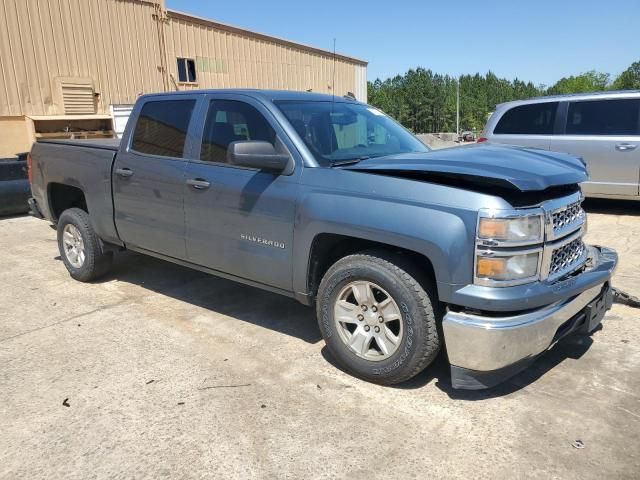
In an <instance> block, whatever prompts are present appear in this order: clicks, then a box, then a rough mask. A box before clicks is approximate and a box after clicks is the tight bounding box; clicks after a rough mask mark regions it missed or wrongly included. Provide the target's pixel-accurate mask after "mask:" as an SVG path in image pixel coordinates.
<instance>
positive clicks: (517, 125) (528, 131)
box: [493, 102, 559, 135]
mask: <svg viewBox="0 0 640 480" xmlns="http://www.w3.org/2000/svg"><path fill="white" fill-rule="evenodd" d="M558 103H559V102H545V103H532V104H529V105H520V106H518V107H514V108H512V109H511V110H509V111H507V112H506V113H505V114H504V115H503V116H502V118H501V119H500V121H499V122H498V125H496V128H495V129H494V131H493V133H496V134H511V135H513V134H515V135H551V134H553V125H554V122H555V119H556V111H557V110H558Z"/></svg>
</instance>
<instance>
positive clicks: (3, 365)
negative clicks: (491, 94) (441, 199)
mask: <svg viewBox="0 0 640 480" xmlns="http://www.w3.org/2000/svg"><path fill="white" fill-rule="evenodd" d="M639 206H640V204H637V203H635V204H634V203H631V204H620V203H611V202H598V203H594V202H590V203H589V210H590V211H591V212H592V213H591V215H590V221H589V240H590V241H591V242H592V243H601V244H606V245H610V246H613V247H615V248H617V249H618V250H619V253H620V257H621V262H620V267H619V269H618V271H617V273H616V277H615V284H616V285H618V286H620V287H623V288H624V289H626V290H627V291H629V292H630V293H633V294H635V295H640V284H639V282H638V281H639V280H640V274H639V273H638V267H639V266H640V260H639V258H640V242H638V240H637V238H638V237H639V236H640V210H639V208H638V207H639ZM0 249H1V250H0V251H1V252H2V254H1V255H2V257H1V260H0V262H1V263H0V265H1V268H0V425H1V426H2V429H1V434H0V478H7V479H9V478H10V479H14V478H24V479H36V478H65V479H89V478H134V477H136V478H161V477H167V478H215V477H217V478H225V479H227V478H291V479H300V478H351V479H371V478H377V477H384V478H390V477H391V478H396V479H404V478H434V477H436V478H437V477H449V478H519V477H527V478H543V479H548V478H576V479H578V478H579V479H585V478H603V477H605V478H638V477H639V476H640V341H639V340H638V339H639V338H640V310H634V309H631V308H629V307H625V306H622V305H614V307H613V309H612V310H611V311H610V312H609V314H608V315H607V317H606V319H605V322H604V328H603V329H602V330H600V331H597V332H596V333H595V334H594V335H593V337H591V338H579V337H574V338H569V339H566V340H565V341H562V342H561V343H559V344H558V345H556V346H555V347H554V348H553V349H552V350H551V351H550V352H548V353H547V354H546V355H545V356H544V357H543V358H541V359H540V360H538V361H537V362H536V363H535V364H534V365H533V367H531V368H530V369H529V370H527V371H525V372H524V373H522V374H520V375H518V376H516V377H515V378H513V379H512V380H511V381H509V382H507V383H506V384H504V385H502V386H500V387H499V388H496V389H494V390H490V391H485V392H459V391H454V390H452V389H451V387H450V379H449V376H448V372H447V368H446V364H445V361H444V359H442V358H441V359H440V360H438V361H437V363H436V364H435V365H434V366H432V368H430V369H428V370H427V371H425V372H424V373H423V374H421V375H420V376H419V377H418V378H416V379H415V380H413V381H411V382H410V383H409V384H405V385H402V386H400V387H397V388H390V387H379V386H376V385H372V384H368V383H365V382H362V381H360V380H356V379H355V378H352V377H350V376H349V375H347V374H345V373H343V372H342V371H340V370H339V369H338V368H336V367H335V366H334V364H333V363H332V359H331V358H330V357H329V355H328V354H327V353H326V350H325V349H324V346H323V343H322V341H321V339H320V333H319V331H318V328H317V326H316V321H315V318H314V313H313V311H312V310H311V309H309V308H306V307H303V306H301V305H299V304H297V303H296V302H294V301H293V300H289V299H287V298H283V297H280V296H277V295H274V294H270V293H266V292H263V291H260V290H256V289H253V288H249V287H245V286H240V285H237V284H234V283H232V282H229V281H225V280H220V279H217V278H214V277H211V276H207V275H205V274H202V273H199V272H196V271H191V270H188V269H186V268H182V267H178V266H175V265H172V264H169V263H164V262H162V261H159V260H155V259H152V258H147V257H143V256H140V255H133V254H124V255H120V256H119V258H118V262H117V265H116V268H115V269H114V271H113V273H112V274H110V275H109V276H108V277H106V278H105V279H104V280H103V281H100V282H97V283H94V284H82V283H78V282H75V281H73V280H72V279H71V278H70V277H69V276H68V274H67V272H66V270H65V268H64V266H63V264H62V262H61V261H60V259H59V257H58V252H57V246H56V241H55V232H54V231H53V230H52V229H50V228H49V226H48V225H47V224H46V223H45V222H43V221H40V220H36V219H33V218H29V217H14V218H9V219H4V220H0ZM578 441H580V442H581V443H580V444H578V443H576V442H578ZM576 446H582V447H583V448H576Z"/></svg>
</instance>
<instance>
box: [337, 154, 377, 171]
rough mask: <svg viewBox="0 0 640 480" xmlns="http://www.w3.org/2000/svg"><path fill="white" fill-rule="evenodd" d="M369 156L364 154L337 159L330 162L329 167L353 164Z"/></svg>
mask: <svg viewBox="0 0 640 480" xmlns="http://www.w3.org/2000/svg"><path fill="white" fill-rule="evenodd" d="M370 158H371V157H370V156H369V155H365V156H362V157H358V158H349V159H348V160H339V161H337V162H331V167H332V168H333V167H341V166H343V165H355V164H356V163H360V162H361V161H362V160H368V159H370Z"/></svg>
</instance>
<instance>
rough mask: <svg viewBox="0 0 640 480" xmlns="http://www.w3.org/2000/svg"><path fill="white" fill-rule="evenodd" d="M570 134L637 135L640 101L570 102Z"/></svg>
mask: <svg viewBox="0 0 640 480" xmlns="http://www.w3.org/2000/svg"><path fill="white" fill-rule="evenodd" d="M565 133H566V134H567V135H638V134H640V99H615V100H582V101H576V102H569V110H568V112H567V124H566V129H565Z"/></svg>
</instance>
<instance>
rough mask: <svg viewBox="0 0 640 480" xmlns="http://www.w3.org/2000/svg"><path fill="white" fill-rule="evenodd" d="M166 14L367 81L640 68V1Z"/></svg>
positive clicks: (541, 79)
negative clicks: (338, 65)
mask: <svg viewBox="0 0 640 480" xmlns="http://www.w3.org/2000/svg"><path fill="white" fill-rule="evenodd" d="M166 3H167V6H168V7H169V8H172V9H175V10H180V11H184V12H188V13H192V14H195V15H199V16H204V17H208V18H212V19H215V20H219V21H221V22H225V23H230V24H233V25H237V26H239V27H244V28H248V29H251V30H256V31H259V32H262V33H266V34H270V35H275V36H277V37H283V38H286V39H289V40H293V41H298V42H302V43H307V44H310V45H313V46H316V47H320V48H325V49H328V50H331V49H332V44H333V38H334V37H335V38H336V42H337V51H338V52H340V53H344V54H347V55H352V56H355V57H358V58H362V59H364V60H367V61H368V62H369V68H368V75H369V79H370V80H374V79H375V78H376V77H381V78H386V77H389V76H393V75H395V74H398V73H404V72H405V71H406V70H408V69H409V68H415V67H417V66H422V67H425V68H431V69H432V70H434V71H435V72H438V73H447V74H451V75H458V74H462V73H475V72H481V73H485V72H487V71H488V70H491V71H493V72H494V73H496V74H497V75H498V76H500V77H506V78H509V79H512V78H515V77H518V78H520V79H521V80H527V81H528V80H530V81H532V82H534V83H535V84H545V85H552V84H553V83H555V81H557V80H558V79H560V78H561V77H563V76H568V75H572V74H578V73H581V72H584V71H587V70H592V69H595V70H599V71H604V72H608V73H611V74H612V75H614V76H615V75H616V74H618V73H620V72H621V71H623V70H624V69H626V68H627V67H628V66H629V65H630V64H631V63H632V62H634V61H637V60H640V27H639V25H640V0H607V1H606V2H604V1H598V2H595V1H593V0H583V1H575V0H554V1H551V0H539V1H536V2H522V1H518V0H511V1H506V0H497V1H491V0H485V1H484V2H479V1H475V2H470V1H466V0H461V1H458V2H432V1H428V0H422V1H420V0H410V1H404V2H401V1H395V2H388V1H385V2H377V1H375V0H370V1H368V2H364V1H360V0H358V1H348V0H342V1H336V0H323V1H320V2H300V1H299V0H298V1H294V0H281V1H277V0H273V1H266V0H261V1H250V0H244V1H243V2H220V1H211V0H166Z"/></svg>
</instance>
